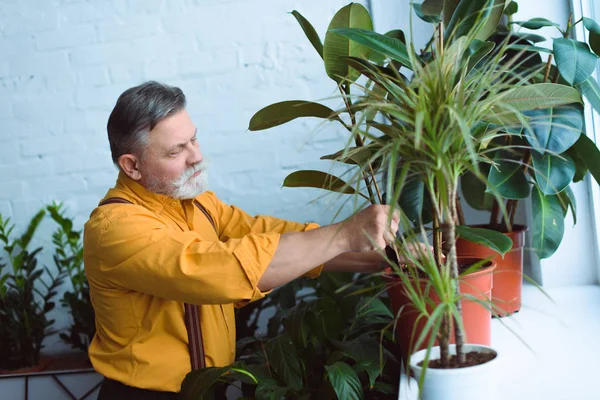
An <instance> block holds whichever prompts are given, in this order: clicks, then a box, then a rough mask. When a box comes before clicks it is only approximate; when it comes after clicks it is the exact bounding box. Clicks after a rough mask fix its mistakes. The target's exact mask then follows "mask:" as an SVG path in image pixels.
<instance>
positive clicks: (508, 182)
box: [486, 155, 530, 200]
mask: <svg viewBox="0 0 600 400" xmlns="http://www.w3.org/2000/svg"><path fill="white" fill-rule="evenodd" d="M502 157H503V156H502V155H501V156H498V157H497V159H496V160H495V161H496V162H497V163H498V165H495V166H492V167H491V168H490V174H489V175H488V185H489V186H490V188H488V189H487V190H486V191H487V192H488V193H494V192H496V193H497V194H498V195H500V196H502V197H503V198H505V199H513V200H518V199H525V198H527V197H528V196H529V193H530V187H529V182H527V178H526V177H525V173H524V172H523V166H522V165H520V164H518V163H516V162H512V161H510V160H509V159H504V158H502Z"/></svg>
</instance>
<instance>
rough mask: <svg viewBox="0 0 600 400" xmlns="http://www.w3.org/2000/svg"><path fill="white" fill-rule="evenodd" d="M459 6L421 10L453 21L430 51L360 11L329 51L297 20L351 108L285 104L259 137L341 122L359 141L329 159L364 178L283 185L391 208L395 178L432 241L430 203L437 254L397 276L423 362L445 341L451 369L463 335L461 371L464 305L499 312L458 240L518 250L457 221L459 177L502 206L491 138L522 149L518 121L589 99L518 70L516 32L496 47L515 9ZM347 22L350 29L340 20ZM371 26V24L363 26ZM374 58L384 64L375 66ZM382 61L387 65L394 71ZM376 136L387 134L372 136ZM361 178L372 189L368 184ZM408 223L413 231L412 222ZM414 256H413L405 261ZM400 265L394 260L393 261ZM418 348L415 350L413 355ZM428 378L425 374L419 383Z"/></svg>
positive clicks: (255, 126) (257, 123) (269, 114)
mask: <svg viewBox="0 0 600 400" xmlns="http://www.w3.org/2000/svg"><path fill="white" fill-rule="evenodd" d="M450 3H452V2H448V3H446V2H444V3H443V4H442V2H435V1H430V2H426V3H424V4H422V5H420V7H418V8H417V11H418V12H419V13H421V14H422V15H423V16H424V17H425V18H431V19H432V20H435V21H441V20H445V21H446V22H447V23H446V24H445V25H444V24H442V23H439V25H438V28H437V29H436V34H435V35H434V38H433V39H432V40H431V41H430V43H429V44H428V45H427V48H426V49H424V51H422V52H421V54H420V55H417V54H415V52H414V48H413V47H412V45H411V44H409V45H408V46H407V45H406V44H405V43H404V42H403V41H402V39H401V38H400V39H398V38H396V37H393V35H396V34H397V33H394V34H391V33H388V34H387V35H380V34H377V33H375V32H372V30H370V25H369V22H370V21H367V18H366V17H364V13H361V12H360V11H359V10H360V8H359V6H357V5H354V4H351V5H349V6H347V8H346V9H345V10H344V9H343V10H344V11H345V12H346V13H345V14H342V17H340V18H336V17H334V19H333V20H332V24H330V26H329V30H328V33H327V35H326V37H325V44H324V45H323V48H322V51H320V50H321V46H320V41H319V40H318V36H316V34H315V31H314V29H312V27H311V26H310V24H308V22H307V21H306V20H304V19H301V18H299V15H297V14H295V16H296V18H298V19H299V21H300V22H301V25H302V26H303V29H304V30H305V32H306V33H307V36H308V37H309V39H310V40H311V43H313V45H314V47H315V49H317V51H320V54H322V56H323V58H324V61H325V66H326V70H327V72H328V74H329V75H330V76H331V77H332V78H333V79H334V80H336V82H337V83H338V86H339V88H340V92H341V93H342V96H343V98H344V101H345V104H346V108H345V109H344V110H341V111H339V112H333V111H332V110H330V109H327V108H325V107H323V106H322V105H320V104H315V103H310V102H305V101H292V102H282V103H277V104H274V105H272V106H269V107H266V108H265V109H263V110H261V111H259V112H258V113H257V114H255V116H254V117H253V118H252V120H251V123H250V130H259V129H264V128H268V127H271V126H275V125H279V124H281V123H284V122H287V121H290V120H292V119H294V118H297V117H306V116H313V117H320V118H327V119H330V120H336V121H338V122H340V123H342V125H344V126H345V127H346V128H347V129H348V130H349V132H350V133H351V138H352V144H353V146H348V147H346V148H345V149H344V150H341V151H340V152H338V153H336V154H333V155H329V156H325V157H324V158H326V159H335V160H337V161H341V162H345V163H348V164H352V165H355V166H356V167H357V169H358V173H356V174H355V175H353V179H352V180H350V181H348V182H346V181H344V180H342V179H341V178H339V177H336V176H333V175H330V174H326V173H323V172H320V171H298V172H295V173H293V174H291V175H290V176H288V177H287V178H286V180H285V182H284V186H308V187H320V188H325V189H329V190H332V191H337V192H341V193H349V194H355V195H357V196H361V197H362V198H364V199H365V200H366V201H368V202H382V201H383V198H384V196H383V195H382V193H383V191H382V190H381V187H382V186H383V181H382V180H381V179H380V176H381V175H378V174H381V171H382V169H385V170H387V171H388V178H387V184H386V185H385V186H386V194H387V195H386V201H387V202H388V204H396V202H399V203H400V204H403V205H404V207H403V210H404V212H405V216H407V218H406V219H405V221H407V222H412V224H414V225H415V226H416V228H417V229H416V231H417V232H418V233H419V235H420V236H421V237H423V238H424V239H425V238H426V237H427V235H426V233H425V223H426V221H425V220H424V218H423V210H424V209H425V208H426V207H424V204H425V203H427V202H430V203H431V205H432V209H433V213H431V214H432V216H433V242H434V247H435V252H434V253H433V254H429V255H425V257H423V259H422V260H416V259H415V260H411V261H412V262H411V263H410V264H411V265H408V266H406V267H400V266H397V267H398V268H397V277H398V279H399V280H400V283H401V285H400V286H401V287H402V293H403V294H404V296H405V297H407V298H408V300H409V304H410V305H411V306H413V307H414V308H416V309H417V311H418V312H419V317H420V318H421V320H425V319H426V318H427V322H426V324H425V326H424V327H423V329H422V330H421V331H416V332H414V333H415V334H416V335H413V336H414V337H416V338H417V340H416V344H415V347H416V348H418V347H420V346H421V345H424V346H425V347H426V349H425V353H424V354H426V358H425V359H424V361H425V364H426V365H427V364H428V358H429V356H430V355H431V351H432V347H433V344H434V342H435V340H436V339H438V340H439V343H440V346H439V348H438V350H437V351H438V354H439V356H440V359H441V364H442V365H443V366H445V367H447V366H448V365H450V361H451V359H450V357H449V356H450V350H451V349H452V348H451V347H450V345H449V343H450V341H451V339H452V337H451V336H452V333H454V340H455V341H456V347H455V351H456V354H457V358H456V361H457V362H456V363H455V366H458V367H464V366H465V365H466V364H465V363H466V360H465V351H464V350H465V346H466V345H465V340H464V331H465V323H464V321H465V319H463V312H462V311H463V310H462V305H463V302H464V301H471V302H474V303H477V304H479V305H481V306H482V307H487V309H488V315H487V319H488V322H487V323H489V309H490V308H491V306H490V305H489V301H488V302H486V301H485V300H486V295H487V293H486V291H485V289H484V290H478V293H479V296H477V295H475V296H474V295H473V294H468V293H461V292H460V287H461V285H460V282H461V281H462V280H463V279H462V277H463V276H464V274H461V275H460V276H459V269H458V264H459V260H458V258H457V254H456V243H455V238H456V236H457V235H459V236H462V237H464V238H468V239H470V240H473V241H479V242H480V243H487V244H488V246H490V247H492V248H494V249H495V250H496V251H498V252H500V253H502V252H503V251H506V250H508V249H510V245H511V244H510V241H507V240H503V239H502V238H501V236H503V235H499V234H498V233H497V232H493V231H492V232H490V231H489V230H482V229H478V228H475V229H473V228H468V227H466V226H461V225H458V224H457V221H458V220H459V216H460V213H459V210H458V208H457V206H456V204H457V203H456V199H457V194H458V182H459V179H460V178H461V177H462V176H463V175H464V174H466V173H471V174H472V175H474V176H475V177H476V178H477V179H478V180H479V181H480V182H482V183H483V184H484V186H486V187H489V188H490V191H491V192H492V195H494V196H495V197H496V198H497V199H499V198H500V196H499V194H498V191H497V188H496V187H495V185H494V184H493V182H492V183H490V182H489V179H488V176H487V174H486V173H484V172H483V171H485V169H484V168H485V166H486V165H488V166H490V168H491V167H496V166H497V165H498V164H499V163H500V162H501V161H505V158H495V159H494V158H490V157H489V153H490V152H491V151H488V146H489V145H490V143H492V142H493V141H499V140H500V139H501V138H503V137H507V136H511V137H512V138H513V140H514V141H515V142H517V141H518V140H519V139H522V135H521V134H520V131H519V132H515V130H516V128H517V127H520V126H527V127H530V126H531V124H530V122H529V121H530V119H531V114H533V113H535V112H536V111H537V110H543V109H547V108H550V107H559V106H563V105H567V104H573V103H581V96H580V94H579V92H577V90H575V89H573V88H572V87H568V86H566V85H560V84H554V83H539V84H536V83H531V82H530V81H529V79H528V78H529V76H528V74H529V73H535V72H537V71H530V72H521V71H518V69H519V68H521V67H523V66H522V65H521V64H522V63H521V62H520V61H519V58H518V57H517V56H519V55H520V54H516V56H508V59H506V58H505V57H506V56H507V52H506V49H507V48H508V45H510V44H511V42H510V39H511V38H510V37H509V38H508V39H507V40H504V41H502V46H497V45H496V44H495V43H493V42H487V41H486V39H488V37H489V36H490V35H491V34H492V33H493V32H494V31H495V30H496V26H497V24H498V22H499V21H500V19H501V17H502V15H503V13H504V10H505V6H506V2H504V1H483V0H482V1H461V2H454V4H450ZM444 5H445V6H446V7H443V6H444ZM426 6H427V7H426ZM352 7H356V10H353V9H352ZM341 11H342V10H340V12H341ZM438 15H440V17H438ZM336 16H337V15H336ZM339 21H343V23H344V24H346V26H344V27H341V26H339V25H336V24H335V23H334V22H339ZM365 21H367V22H365ZM361 23H362V24H363V26H362V27H360V26H358V25H359V24H361ZM444 28H445V29H444ZM396 32H397V31H396ZM339 37H342V38H345V39H348V40H350V41H351V42H341V43H340V44H339V45H337V46H336V47H335V48H334V49H333V50H332V51H329V52H328V51H326V50H327V47H328V46H327V44H328V40H329V43H332V40H334V39H336V40H337V39H339ZM349 43H355V45H354V46H353V45H352V44H349ZM365 48H366V49H365ZM512 48H513V49H514V45H513V46H512ZM339 49H342V50H341V51H340V50H339ZM370 52H373V53H374V54H375V55H376V56H374V55H373V54H371V55H370V54H369V53H370ZM328 55H329V57H328ZM367 58H371V61H375V62H369V61H367V60H366V59H367ZM381 59H383V60H384V61H387V62H386V64H385V65H383V64H382V63H381V61H380V60H381ZM377 60H379V61H377ZM399 68H405V69H406V70H408V71H409V72H410V73H412V77H411V79H410V80H409V79H406V77H405V76H404V75H403V74H401V73H400V72H399V71H398V69H399ZM411 71H412V72H411ZM517 72H519V73H517ZM360 74H362V75H364V76H366V77H367V78H368V79H370V82H368V83H367V89H368V91H367V92H368V95H367V96H366V98H359V99H358V101H356V102H354V103H353V102H352V100H353V99H354V98H352V97H351V96H350V89H349V87H350V85H351V84H352V83H353V82H354V81H355V80H356V78H357V77H358V76H359V75H360ZM371 85H372V86H371ZM527 114H530V115H527ZM346 115H347V117H346ZM357 116H359V117H357ZM375 116H379V117H383V119H384V120H383V122H382V121H381V120H379V121H376V120H375ZM344 118H345V119H344ZM371 129H375V130H377V131H379V132H381V133H383V135H382V134H374V133H372V130H371ZM493 146H494V147H493V150H494V151H495V152H497V151H500V150H503V151H508V152H510V151H511V150H512V149H513V148H514V147H517V146H518V145H517V144H512V143H509V144H505V145H502V144H498V143H495V142H494V143H493ZM504 157H507V156H504ZM382 166H384V168H382ZM398 168H399V172H398ZM359 178H360V179H359ZM362 182H364V183H365V184H364V186H361V183H362ZM370 185H371V187H369V186H370ZM362 188H365V191H366V192H367V193H366V194H365V193H363V191H362V190H361V189H362ZM410 216H413V217H414V218H410ZM406 228H407V232H409V231H410V226H409V224H406ZM442 230H445V232H446V237H447V249H446V250H447V257H446V259H445V260H443V257H442V238H441V235H442ZM505 239H506V238H505ZM507 243H508V246H506V244H507ZM399 250H400V251H402V246H398V247H396V252H397V251H399ZM404 257H410V255H409V254H404ZM390 261H391V262H392V264H393V260H390ZM466 264H467V266H470V267H472V268H467V272H469V270H472V269H473V268H475V269H477V267H479V266H481V265H482V264H483V265H485V261H484V260H480V261H468V262H467V263H466ZM469 264H472V265H469ZM488 275H489V273H488ZM423 277H424V278H426V279H425V288H423V287H422V285H421V283H422V281H423V279H421V278H423ZM390 295H393V293H390ZM392 301H393V299H392ZM409 325H413V324H409ZM413 326H414V325H413ZM411 328H412V326H411ZM467 336H469V333H468V332H467ZM488 340H489V339H488ZM413 349H414V348H413V347H412V346H411V348H410V349H409V352H410V351H412V350H413ZM481 350H482V352H483V353H492V352H493V351H490V350H487V349H485V348H482V349H481ZM471 356H472V357H474V358H477V356H475V355H473V354H471ZM464 370H465V371H467V370H468V369H466V368H465V369H464ZM471 371H473V370H471ZM423 377H424V374H421V378H422V380H421V383H423V382H424V381H423V379H424V378H423ZM426 393H427V392H426ZM473 393H474V392H473Z"/></svg>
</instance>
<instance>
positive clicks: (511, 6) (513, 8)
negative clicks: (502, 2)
mask: <svg viewBox="0 0 600 400" xmlns="http://www.w3.org/2000/svg"><path fill="white" fill-rule="evenodd" d="M518 11H519V5H518V4H517V2H516V1H511V2H510V3H508V4H507V5H506V8H505V9H504V14H506V15H513V14H516V13H517V12H518Z"/></svg>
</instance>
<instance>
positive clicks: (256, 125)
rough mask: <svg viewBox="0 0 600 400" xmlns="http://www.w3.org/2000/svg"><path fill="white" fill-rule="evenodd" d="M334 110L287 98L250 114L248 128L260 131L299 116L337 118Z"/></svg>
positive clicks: (317, 104)
mask: <svg viewBox="0 0 600 400" xmlns="http://www.w3.org/2000/svg"><path fill="white" fill-rule="evenodd" d="M333 114H334V111H333V110H332V109H330V108H329V107H325V106H324V105H322V104H319V103H313V102H310V101H304V100H288V101H282V102H280V103H275V104H271V105H269V106H267V107H265V108H263V109H261V110H259V111H258V112H257V113H256V114H254V115H253V116H252V118H251V119H250V124H249V126H248V129H249V130H251V131H260V130H263V129H269V128H272V127H274V126H277V125H281V124H285V123H286V122H289V121H292V120H294V119H296V118H300V117H316V118H324V119H331V120H339V118H338V117H334V116H333Z"/></svg>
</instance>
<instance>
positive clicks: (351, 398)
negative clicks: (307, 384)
mask: <svg viewBox="0 0 600 400" xmlns="http://www.w3.org/2000/svg"><path fill="white" fill-rule="evenodd" d="M325 371H327V376H328V378H329V381H330V382H331V386H333V390H334V391H335V394H336V395H337V397H338V399H344V400H360V399H362V398H363V392H362V385H361V384H360V380H359V379H358V375H356V372H354V370H353V369H352V367H350V366H349V365H348V364H346V363H343V362H341V361H338V362H336V363H334V364H332V365H326V366H325Z"/></svg>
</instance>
